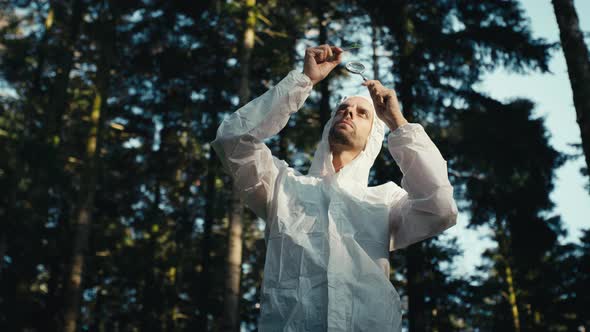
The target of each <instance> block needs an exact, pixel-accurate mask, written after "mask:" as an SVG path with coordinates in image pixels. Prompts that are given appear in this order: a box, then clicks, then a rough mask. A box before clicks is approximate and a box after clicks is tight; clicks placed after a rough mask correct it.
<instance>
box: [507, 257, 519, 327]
mask: <svg viewBox="0 0 590 332" xmlns="http://www.w3.org/2000/svg"><path fill="white" fill-rule="evenodd" d="M504 272H505V274H506V286H507V287H508V303H509V304H510V313H511V314H512V323H513V324H514V331H515V332H520V317H519V313H518V305H517V303H516V289H515V287H514V279H513V278H512V268H511V267H510V264H508V262H507V261H506V264H505V267H504Z"/></svg>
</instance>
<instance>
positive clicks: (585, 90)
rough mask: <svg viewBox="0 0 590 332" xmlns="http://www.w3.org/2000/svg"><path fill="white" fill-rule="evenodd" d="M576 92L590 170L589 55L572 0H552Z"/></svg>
mask: <svg viewBox="0 0 590 332" xmlns="http://www.w3.org/2000/svg"><path fill="white" fill-rule="evenodd" d="M552 3H553V8H554V11H555V17H556V18H557V25H558V26H559V37H560V39H561V47H562V48H563V53H564V55H565V60H566V62H567V69H568V74H569V78H570V84H571V86H572V92H573V95H574V106H575V108H576V121H577V122H578V125H579V126H580V133H581V136H582V149H583V151H584V155H585V157H586V167H587V168H588V170H589V171H590V56H589V55H588V47H587V46H586V44H585V42H584V35H583V33H582V31H581V30H580V23H579V21H578V14H577V13H576V8H575V7H574V1H573V0H552Z"/></svg>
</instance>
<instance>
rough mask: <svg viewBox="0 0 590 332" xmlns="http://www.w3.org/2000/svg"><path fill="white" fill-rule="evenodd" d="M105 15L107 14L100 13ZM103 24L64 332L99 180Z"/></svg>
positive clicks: (105, 71)
mask: <svg viewBox="0 0 590 332" xmlns="http://www.w3.org/2000/svg"><path fill="white" fill-rule="evenodd" d="M103 15H105V16H106V15H108V13H103ZM113 21H115V20H109V21H105V22H103V23H102V24H103V26H102V27H101V28H102V29H104V31H102V32H101V36H100V38H101V40H100V48H99V50H100V52H101V55H100V63H99V67H98V68H99V71H98V73H97V77H96V83H95V95H94V101H93V103H92V110H91V116H90V125H91V126H90V132H89V135H88V138H87V141H86V156H85V165H84V170H83V174H82V177H81V183H80V201H79V202H78V206H77V209H76V216H75V217H76V220H75V224H74V243H73V246H72V258H71V262H70V267H69V270H68V271H67V278H66V285H65V293H64V301H65V308H64V322H63V324H64V328H63V330H64V331H67V332H75V331H76V329H77V321H78V315H79V311H80V298H81V293H82V279H83V273H84V263H85V254H86V250H87V247H88V240H89V237H90V228H91V225H92V213H93V209H94V197H95V193H96V185H97V179H98V161H99V153H100V148H101V145H102V139H101V136H102V122H103V119H104V118H105V114H104V113H105V110H106V104H105V103H106V91H107V81H108V77H109V71H110V66H111V64H112V61H113V59H112V57H113V53H112V52H113V45H112V42H113V41H114V40H115V38H114V36H113V35H112V34H114V24H115V23H114V22H113Z"/></svg>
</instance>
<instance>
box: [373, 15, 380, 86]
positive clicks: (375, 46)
mask: <svg viewBox="0 0 590 332" xmlns="http://www.w3.org/2000/svg"><path fill="white" fill-rule="evenodd" d="M371 48H372V53H373V54H372V57H373V79H374V80H379V76H380V75H379V53H378V50H379V26H378V25H377V22H375V20H374V19H371Z"/></svg>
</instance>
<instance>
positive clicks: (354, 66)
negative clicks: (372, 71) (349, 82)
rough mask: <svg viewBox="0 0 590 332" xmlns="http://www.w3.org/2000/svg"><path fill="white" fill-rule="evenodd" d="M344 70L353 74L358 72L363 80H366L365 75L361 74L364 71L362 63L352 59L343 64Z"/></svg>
mask: <svg viewBox="0 0 590 332" xmlns="http://www.w3.org/2000/svg"><path fill="white" fill-rule="evenodd" d="M344 67H345V68H346V70H348V71H349V72H351V73H353V74H358V75H361V77H362V78H363V80H364V81H367V80H368V79H367V78H366V77H365V75H363V72H364V71H365V69H366V68H365V65H363V64H362V63H360V62H357V61H352V62H349V63H347V64H346V65H345V66H344Z"/></svg>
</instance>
